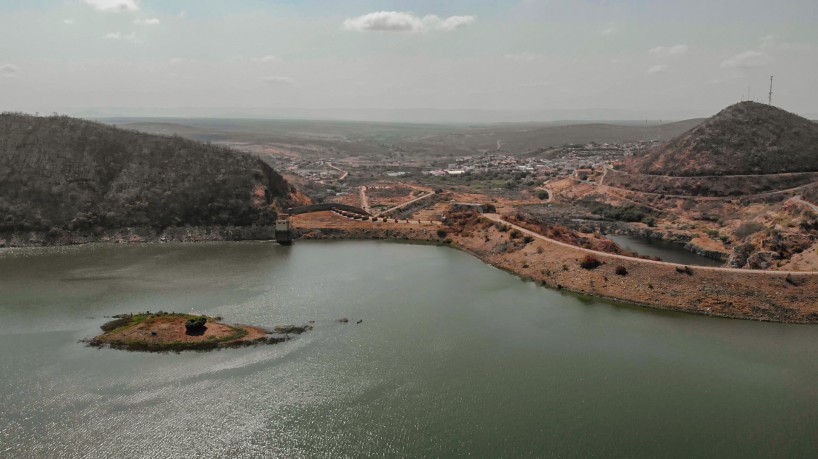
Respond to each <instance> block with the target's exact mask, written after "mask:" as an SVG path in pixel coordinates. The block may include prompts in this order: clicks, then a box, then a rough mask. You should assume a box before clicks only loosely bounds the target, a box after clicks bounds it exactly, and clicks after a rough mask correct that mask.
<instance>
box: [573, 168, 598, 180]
mask: <svg viewBox="0 0 818 459" xmlns="http://www.w3.org/2000/svg"><path fill="white" fill-rule="evenodd" d="M593 173H594V170H593V169H576V170H575V171H574V178H576V179H579V180H588V177H589V176H590V175H591V174H593Z"/></svg>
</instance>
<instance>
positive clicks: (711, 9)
mask: <svg viewBox="0 0 818 459" xmlns="http://www.w3.org/2000/svg"><path fill="white" fill-rule="evenodd" d="M816 24H818V5H816V4H815V0H804V1H800V0H781V1H769V0H767V1H763V2H762V1H756V0H741V1H738V0H734V1H729V0H725V1H721V0H711V1H699V0H690V1H679V0H677V1H661V0H657V1H647V0H641V1H636V0H634V1H592V0H586V1H583V0H575V1H569V0H505V1H498V0H493V1H489V0H485V1H483V0H448V1H440V0H417V1H408V0H405V1H367V0H345V1H318V0H304V1H298V0H222V1H219V0H211V1H206V2H205V1H200V0H53V1H48V0H0V111H23V112H29V113H33V112H41V113H51V112H59V113H68V114H95V113H97V114H106V115H184V116H216V115H223V116H241V115H253V116H263V115H265V114H271V115H275V116H277V117H282V116H284V117H286V116H287V114H291V115H292V116H293V117H299V115H301V116H302V117H319V118H320V117H321V116H320V115H321V114H322V113H323V114H326V117H327V118H332V117H337V116H347V117H351V118H356V117H358V118H367V117H370V118H377V117H384V116H385V117H389V115H388V114H386V115H385V113H388V112H390V111H393V112H400V111H413V113H414V115H413V116H417V117H421V118H422V117H423V116H425V115H424V114H430V113H432V111H453V113H457V116H462V117H464V118H469V117H470V113H472V112H474V113H476V112H478V111H480V112H491V113H493V114H492V115H491V116H492V117H494V118H497V119H496V121H503V120H504V117H507V118H508V120H509V121H511V120H521V119H525V118H526V117H530V118H532V120H533V119H534V118H538V119H539V118H543V120H545V118H549V117H550V118H560V117H562V118H577V119H580V118H583V117H597V118H606V117H607V118H615V117H617V116H619V117H623V118H632V119H637V118H641V117H650V118H651V119H659V118H665V119H681V118H686V117H692V116H707V115H711V114H713V113H715V112H717V111H718V110H720V109H722V108H724V107H725V106H727V105H730V104H732V103H735V102H738V101H740V100H743V99H751V100H759V101H764V102H766V100H767V92H768V90H769V83H770V81H769V78H770V75H775V79H774V88H773V91H774V94H773V104H774V105H777V106H780V107H782V108H784V109H787V110H789V111H792V112H795V113H799V114H802V115H808V116H813V117H816V116H818V115H815V114H818V27H817V26H816ZM343 114H346V115H343ZM430 116H431V117H434V116H433V115H430ZM512 118H513V119H512ZM463 121H469V120H468V119H464V120H463Z"/></svg>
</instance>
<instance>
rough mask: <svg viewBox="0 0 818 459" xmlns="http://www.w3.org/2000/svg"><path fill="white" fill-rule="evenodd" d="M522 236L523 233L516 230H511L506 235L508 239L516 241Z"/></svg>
mask: <svg viewBox="0 0 818 459" xmlns="http://www.w3.org/2000/svg"><path fill="white" fill-rule="evenodd" d="M522 235H523V233H521V232H520V230H518V229H513V230H511V232H510V233H508V237H510V238H511V239H517V238H518V237H520V236H522Z"/></svg>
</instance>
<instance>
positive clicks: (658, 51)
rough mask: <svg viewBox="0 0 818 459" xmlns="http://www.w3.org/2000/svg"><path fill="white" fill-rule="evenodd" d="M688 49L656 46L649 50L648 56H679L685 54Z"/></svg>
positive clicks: (675, 46)
mask: <svg viewBox="0 0 818 459" xmlns="http://www.w3.org/2000/svg"><path fill="white" fill-rule="evenodd" d="M688 49H689V48H688V47H687V45H674V46H656V47H654V48H651V49H650V51H648V54H650V55H651V56H660V57H668V56H681V55H682V54H687V51H688Z"/></svg>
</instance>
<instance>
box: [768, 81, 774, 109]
mask: <svg viewBox="0 0 818 459" xmlns="http://www.w3.org/2000/svg"><path fill="white" fill-rule="evenodd" d="M772 104H773V76H772V75H770V94H769V95H768V97H767V105H772Z"/></svg>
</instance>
